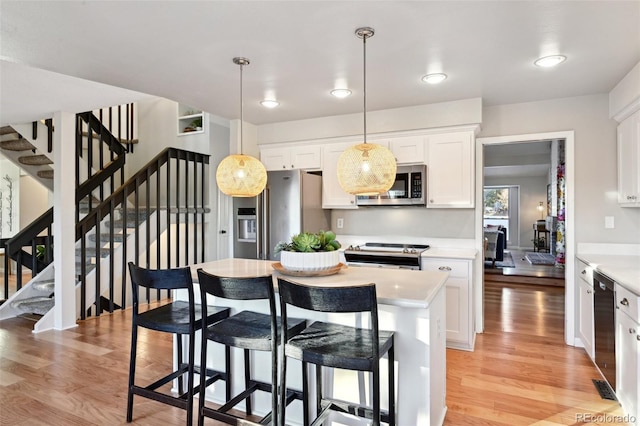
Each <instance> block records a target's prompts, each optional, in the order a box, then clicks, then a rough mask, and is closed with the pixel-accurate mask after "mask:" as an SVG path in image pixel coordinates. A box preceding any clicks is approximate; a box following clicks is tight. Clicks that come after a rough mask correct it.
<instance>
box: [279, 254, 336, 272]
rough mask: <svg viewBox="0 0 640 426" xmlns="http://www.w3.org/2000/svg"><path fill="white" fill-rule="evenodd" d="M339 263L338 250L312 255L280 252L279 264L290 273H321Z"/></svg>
mask: <svg viewBox="0 0 640 426" xmlns="http://www.w3.org/2000/svg"><path fill="white" fill-rule="evenodd" d="M339 263H340V252H339V251H338V250H335V251H318V252H314V253H300V252H295V251H281V252H280V264H281V265H282V267H283V268H285V269H288V270H290V271H322V270H325V269H331V268H333V267H335V266H337V265H338V264H339Z"/></svg>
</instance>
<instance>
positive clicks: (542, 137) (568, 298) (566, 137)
mask: <svg viewBox="0 0 640 426" xmlns="http://www.w3.org/2000/svg"><path fill="white" fill-rule="evenodd" d="M549 140H561V141H564V146H565V185H566V186H565V196H566V214H565V271H564V277H565V302H564V308H565V309H564V317H565V329H564V337H565V343H566V344H568V345H572V346H573V345H574V335H575V318H574V317H575V286H574V276H575V259H574V257H575V231H574V213H573V212H574V201H573V199H574V195H573V194H574V185H575V177H574V176H575V160H574V132H573V131H563V132H550V133H536V134H523V135H513V136H500V137H486V138H477V139H476V188H475V189H476V191H475V193H476V203H475V205H476V209H475V216H476V217H475V223H476V227H475V228H476V234H475V241H476V249H477V250H478V253H482V252H483V246H482V243H483V216H484V209H483V205H484V200H483V195H484V180H485V179H484V150H485V148H486V147H495V146H498V145H505V146H508V145H511V144H519V143H520V144H522V143H532V142H543V141H549ZM482 260H483V259H482V256H479V259H478V261H477V262H476V271H475V280H474V281H475V282H476V283H478V285H476V286H475V290H474V298H475V304H476V306H475V308H476V318H475V319H476V321H475V324H476V332H479V333H481V332H482V331H483V330H484V268H483V267H482V266H483V262H481V261H482Z"/></svg>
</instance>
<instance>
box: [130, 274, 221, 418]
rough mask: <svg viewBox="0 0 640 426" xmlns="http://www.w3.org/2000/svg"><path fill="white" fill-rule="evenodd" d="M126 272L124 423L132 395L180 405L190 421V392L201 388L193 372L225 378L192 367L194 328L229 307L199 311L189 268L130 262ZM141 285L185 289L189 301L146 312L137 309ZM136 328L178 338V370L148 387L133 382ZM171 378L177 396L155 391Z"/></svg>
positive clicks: (215, 372)
mask: <svg viewBox="0 0 640 426" xmlns="http://www.w3.org/2000/svg"><path fill="white" fill-rule="evenodd" d="M129 273H130V274H131V285H132V287H133V293H132V297H133V324H132V327H131V357H130V360H129V389H128V393H127V422H131V421H132V419H133V395H139V396H143V397H145V398H149V399H152V400H154V401H159V402H162V403H164V404H168V405H172V406H174V407H178V408H182V409H184V410H186V411H187V421H186V423H187V425H191V424H192V423H193V395H194V394H196V393H197V392H198V391H199V390H200V388H199V387H198V386H194V381H195V379H194V374H195V373H198V374H201V373H203V372H204V373H205V374H201V376H202V377H205V376H207V377H209V378H210V380H213V381H215V380H218V379H221V380H225V379H226V373H220V372H217V371H214V370H211V369H207V368H206V366H199V367H196V366H195V361H194V357H195V334H196V330H200V329H201V328H202V322H203V321H202V318H203V317H204V318H206V324H213V323H215V322H217V321H220V320H222V319H224V318H227V317H228V316H229V308H219V307H214V306H207V307H206V314H204V315H203V314H202V311H201V308H200V305H196V304H195V296H194V291H193V282H192V279H191V271H190V269H189V268H177V269H159V270H151V269H144V268H140V267H138V266H136V265H134V264H133V262H130V263H129ZM141 287H144V288H149V289H157V290H177V289H185V290H187V293H188V295H189V301H188V302H183V301H175V302H172V303H169V304H167V305H163V306H160V307H159V308H155V309H151V310H148V311H146V312H142V313H140V312H139V302H138V291H139V289H140V288H141ZM138 327H144V328H148V329H151V330H156V331H162V332H165V333H174V334H175V335H176V337H177V339H176V340H177V349H178V350H177V352H178V354H177V358H178V359H177V361H178V362H177V364H178V366H177V369H176V371H173V372H171V373H169V374H167V375H166V376H164V377H161V378H160V379H158V380H156V381H155V382H153V383H152V384H150V385H147V386H138V385H136V384H135V371H136V351H137V345H138ZM183 335H187V336H188V338H189V342H188V347H189V361H188V362H186V363H185V362H183V353H182V339H181V336H183ZM185 374H186V375H187V389H186V391H185V390H184V387H183V376H184V375H185ZM174 379H178V390H179V393H180V395H179V396H177V397H176V396H173V395H170V394H168V393H163V392H161V391H157V390H156V389H158V388H159V387H160V386H163V385H165V384H167V383H169V382H171V381H172V380H174Z"/></svg>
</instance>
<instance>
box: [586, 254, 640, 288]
mask: <svg viewBox="0 0 640 426" xmlns="http://www.w3.org/2000/svg"><path fill="white" fill-rule="evenodd" d="M576 257H577V258H578V259H580V260H582V261H583V262H585V263H587V264H589V265H590V266H592V267H593V268H594V269H595V270H597V271H598V272H600V273H601V274H604V275H606V276H608V277H609V278H611V279H613V280H614V281H615V282H617V283H618V284H620V285H622V286H623V287H626V288H627V289H629V290H631V291H633V292H634V293H635V294H638V295H640V256H637V255H619V254H616V255H611V254H591V253H589V254H581V253H578V255H577V256H576Z"/></svg>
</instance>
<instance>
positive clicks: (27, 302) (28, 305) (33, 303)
mask: <svg viewBox="0 0 640 426" xmlns="http://www.w3.org/2000/svg"><path fill="white" fill-rule="evenodd" d="M54 305H55V300H54V299H53V298H51V297H45V296H37V297H28V298H25V299H19V300H14V301H13V302H11V307H12V308H14V309H18V310H20V311H22V312H25V313H31V314H38V315H44V314H46V313H47V312H49V311H50V310H51V308H53V306H54Z"/></svg>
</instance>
